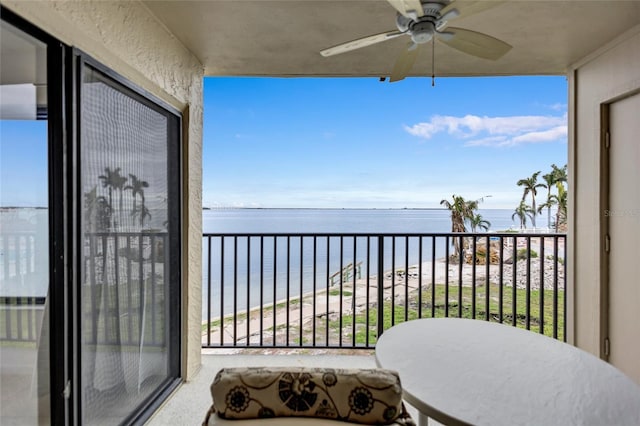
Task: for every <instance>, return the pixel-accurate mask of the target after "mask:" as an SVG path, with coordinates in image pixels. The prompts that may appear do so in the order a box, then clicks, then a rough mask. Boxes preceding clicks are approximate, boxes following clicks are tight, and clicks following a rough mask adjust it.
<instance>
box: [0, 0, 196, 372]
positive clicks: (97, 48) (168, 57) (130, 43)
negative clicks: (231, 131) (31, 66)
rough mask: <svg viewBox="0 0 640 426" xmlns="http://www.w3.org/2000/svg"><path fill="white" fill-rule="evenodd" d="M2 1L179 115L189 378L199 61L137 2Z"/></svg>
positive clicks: (188, 368)
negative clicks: (148, 93) (182, 126)
mask: <svg viewBox="0 0 640 426" xmlns="http://www.w3.org/2000/svg"><path fill="white" fill-rule="evenodd" d="M1 3H2V5H3V6H5V7H7V8H8V9H11V10H12V11H13V12H15V13H17V14H18V15H20V16H22V17H23V18H24V19H26V20H27V21H29V22H31V23H32V24H34V25H36V26H38V27H39V28H41V29H42V30H44V31H46V32H48V33H49V34H51V35H52V36H54V37H56V38H58V39H59V40H60V41H62V42H64V43H66V44H68V45H71V46H75V47H77V48H79V49H81V50H82V51H84V52H85V53H87V54H89V55H91V56H92V57H94V58H95V59H96V60H98V61H100V62H102V63H103V64H105V65H107V66H108V67H110V68H111V69H113V70H115V71H116V72H118V73H119V74H122V75H123V76H124V77H126V78H127V79H129V80H130V81H132V82H133V83H135V84H136V85H138V86H140V87H142V88H143V89H145V90H147V91H148V92H150V93H152V94H154V95H155V96H157V97H159V98H161V99H163V100H164V101H165V102H167V103H168V104H170V105H172V106H174V107H175V108H177V109H178V110H180V111H182V112H183V114H184V116H183V117H184V140H185V143H184V145H183V153H184V162H183V170H184V178H185V181H184V186H183V195H184V196H183V201H184V209H183V218H184V240H183V247H184V253H183V254H184V257H183V287H182V290H183V291H182V295H183V300H184V306H183V310H184V312H185V315H184V317H183V324H186V325H184V326H183V338H184V343H183V360H184V361H185V362H184V365H183V375H184V377H185V378H190V377H192V376H193V375H194V374H195V373H196V372H197V371H198V369H199V368H200V352H201V340H200V339H201V337H200V336H201V323H202V314H201V312H202V310H201V303H202V300H201V299H202V296H201V294H202V292H201V286H202V277H201V275H202V266H201V263H202V255H201V250H202V248H201V246H202V102H203V101H202V86H203V67H202V64H201V63H200V62H199V61H198V59H197V58H196V57H195V56H194V55H193V54H192V53H191V52H190V51H188V50H187V49H186V48H185V47H184V46H183V45H182V44H181V43H180V41H178V40H177V39H176V38H175V37H174V36H173V35H172V34H170V33H169V32H168V31H167V30H166V28H165V27H164V26H163V25H161V24H160V23H159V22H158V21H157V19H156V18H155V17H154V16H153V15H152V14H151V13H150V12H149V10H148V9H147V8H146V7H145V6H144V5H143V4H142V3H141V2H137V1H128V2H115V1H96V2H86V1H55V2H52V1H15V0H14V1H7V0H1ZM185 331H186V332H185Z"/></svg>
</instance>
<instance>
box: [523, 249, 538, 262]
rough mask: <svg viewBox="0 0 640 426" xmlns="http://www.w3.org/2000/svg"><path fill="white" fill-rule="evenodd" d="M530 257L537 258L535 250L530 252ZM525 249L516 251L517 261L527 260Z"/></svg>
mask: <svg viewBox="0 0 640 426" xmlns="http://www.w3.org/2000/svg"><path fill="white" fill-rule="evenodd" d="M529 253H530V257H531V258H532V259H534V258H536V257H538V253H537V252H536V251H535V250H533V249H532V250H531V251H530V252H529ZM527 257H528V256H527V249H526V248H522V249H520V250H518V260H526V259H527Z"/></svg>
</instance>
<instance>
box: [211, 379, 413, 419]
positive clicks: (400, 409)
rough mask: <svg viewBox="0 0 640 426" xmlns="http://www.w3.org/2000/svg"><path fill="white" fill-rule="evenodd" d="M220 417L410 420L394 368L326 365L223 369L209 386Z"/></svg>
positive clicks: (213, 409) (212, 410)
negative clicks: (339, 367)
mask: <svg viewBox="0 0 640 426" xmlns="http://www.w3.org/2000/svg"><path fill="white" fill-rule="evenodd" d="M211 396H212V397H213V407H212V409H211V410H210V413H209V414H210V415H211V414H213V412H217V415H218V416H219V417H220V418H223V419H258V418H270V417H293V416H298V417H319V418H324V419H333V420H342V421H348V422H354V423H360V424H368V425H389V424H401V425H412V424H414V423H413V421H412V420H411V417H410V416H409V415H408V414H407V413H406V410H405V408H404V405H403V403H402V387H401V386H400V378H399V377H398V373H396V372H395V371H390V370H385V369H381V368H376V369H330V368H262V367H252V368H223V369H222V370H220V371H219V372H218V374H217V375H216V377H215V380H214V381H213V384H212V385H211Z"/></svg>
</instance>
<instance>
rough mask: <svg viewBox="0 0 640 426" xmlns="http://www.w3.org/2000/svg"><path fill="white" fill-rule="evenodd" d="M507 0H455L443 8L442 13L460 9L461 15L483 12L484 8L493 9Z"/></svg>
mask: <svg viewBox="0 0 640 426" xmlns="http://www.w3.org/2000/svg"><path fill="white" fill-rule="evenodd" d="M504 2H505V0H483V1H466V0H465V1H455V0H453V1H452V2H451V3H449V4H448V5H447V6H445V7H444V8H442V10H441V11H440V15H445V14H446V13H447V12H449V11H451V10H453V9H458V12H460V15H462V16H471V15H473V14H475V13H479V12H482V11H483V10H487V9H491V8H492V7H495V6H498V5H501V4H502V3H504Z"/></svg>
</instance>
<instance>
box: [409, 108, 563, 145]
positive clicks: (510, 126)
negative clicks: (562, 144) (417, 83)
mask: <svg viewBox="0 0 640 426" xmlns="http://www.w3.org/2000/svg"><path fill="white" fill-rule="evenodd" d="M405 130H406V131H407V132H408V133H409V134H412V135H414V136H417V137H420V138H423V139H431V138H432V137H433V136H435V135H436V134H438V133H445V132H446V133H447V134H449V135H452V136H454V137H456V138H458V139H467V140H468V139H470V138H474V140H471V141H468V142H467V143H466V145H467V146H510V145H519V144H524V143H539V142H551V141H555V140H562V139H566V136H567V116H566V114H564V115H562V116H542V115H525V116H513V117H486V116H484V117H479V116H477V115H465V116H464V117H454V116H443V115H435V116H433V117H431V119H430V120H429V121H428V122H423V123H417V124H414V125H413V126H405Z"/></svg>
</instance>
